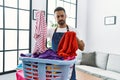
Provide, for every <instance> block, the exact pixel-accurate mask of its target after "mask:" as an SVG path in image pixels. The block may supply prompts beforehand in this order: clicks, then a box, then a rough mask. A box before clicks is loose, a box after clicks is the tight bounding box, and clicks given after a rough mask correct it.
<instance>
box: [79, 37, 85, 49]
mask: <svg viewBox="0 0 120 80" xmlns="http://www.w3.org/2000/svg"><path fill="white" fill-rule="evenodd" d="M77 42H78V48H79V49H80V50H81V51H83V50H84V47H85V44H84V42H83V40H79V39H78V38H77Z"/></svg>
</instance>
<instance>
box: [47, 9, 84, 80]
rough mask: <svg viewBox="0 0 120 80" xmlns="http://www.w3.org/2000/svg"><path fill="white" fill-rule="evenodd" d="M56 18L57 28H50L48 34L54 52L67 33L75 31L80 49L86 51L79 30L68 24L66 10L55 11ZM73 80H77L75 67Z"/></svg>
mask: <svg viewBox="0 0 120 80" xmlns="http://www.w3.org/2000/svg"><path fill="white" fill-rule="evenodd" d="M54 16H55V20H56V22H57V27H56V28H50V29H48V32H47V36H48V37H50V39H51V41H52V49H53V50H54V51H56V50H57V48H58V44H59V41H60V39H61V38H62V36H63V34H64V33H65V32H67V31H74V32H76V36H77V37H76V38H77V42H78V47H79V49H80V50H82V51H83V50H84V42H83V40H80V38H79V34H78V32H77V30H76V29H75V28H72V27H70V26H68V25H67V24H66V18H67V15H66V12H65V9H64V8H62V7H57V8H56V9H55V10H54ZM71 80H76V74H75V65H74V67H73V72H72V77H71Z"/></svg>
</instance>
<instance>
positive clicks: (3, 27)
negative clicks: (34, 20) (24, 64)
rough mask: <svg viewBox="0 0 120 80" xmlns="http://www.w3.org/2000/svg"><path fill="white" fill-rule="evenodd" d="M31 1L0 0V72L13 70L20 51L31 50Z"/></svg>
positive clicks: (17, 61)
mask: <svg viewBox="0 0 120 80" xmlns="http://www.w3.org/2000/svg"><path fill="white" fill-rule="evenodd" d="M31 1H32V0H0V74H3V73H7V72H11V71H15V69H16V67H17V65H18V63H19V59H18V57H19V55H20V53H29V52H30V51H31V42H30V41H31V40H30V39H31V37H30V36H31V34H30V31H31V28H30V27H31V17H30V16H31V15H30V13H31Z"/></svg>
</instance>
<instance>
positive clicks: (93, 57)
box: [76, 51, 120, 80]
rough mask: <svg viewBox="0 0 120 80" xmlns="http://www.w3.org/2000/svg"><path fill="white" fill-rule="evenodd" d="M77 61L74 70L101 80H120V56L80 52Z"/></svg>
mask: <svg viewBox="0 0 120 80" xmlns="http://www.w3.org/2000/svg"><path fill="white" fill-rule="evenodd" d="M77 60H78V62H79V63H78V62H77V63H76V70H79V71H82V72H84V73H87V74H90V75H93V76H96V77H98V78H101V80H120V54H110V53H105V52H97V51H93V52H82V55H81V58H77ZM77 75H79V74H77ZM86 80H89V79H86Z"/></svg>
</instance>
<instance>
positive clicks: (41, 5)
mask: <svg viewBox="0 0 120 80" xmlns="http://www.w3.org/2000/svg"><path fill="white" fill-rule="evenodd" d="M32 9H36V10H44V11H46V0H32ZM34 31H35V20H32V51H33V49H34V45H35V39H34V38H33V35H34Z"/></svg>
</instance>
